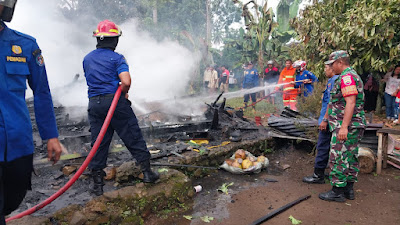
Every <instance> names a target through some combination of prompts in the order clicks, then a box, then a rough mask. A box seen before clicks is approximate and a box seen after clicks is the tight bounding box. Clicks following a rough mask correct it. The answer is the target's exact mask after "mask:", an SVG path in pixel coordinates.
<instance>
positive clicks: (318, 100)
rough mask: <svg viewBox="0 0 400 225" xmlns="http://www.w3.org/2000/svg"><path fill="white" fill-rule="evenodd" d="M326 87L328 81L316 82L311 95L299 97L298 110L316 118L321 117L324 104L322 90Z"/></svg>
mask: <svg viewBox="0 0 400 225" xmlns="http://www.w3.org/2000/svg"><path fill="white" fill-rule="evenodd" d="M325 88H326V82H316V83H314V91H313V92H312V94H311V95H309V96H307V97H304V95H302V96H299V97H297V111H298V112H300V113H301V114H303V115H307V116H311V117H313V118H315V119H317V118H318V117H319V113H320V111H321V106H322V92H323V91H324V90H325Z"/></svg>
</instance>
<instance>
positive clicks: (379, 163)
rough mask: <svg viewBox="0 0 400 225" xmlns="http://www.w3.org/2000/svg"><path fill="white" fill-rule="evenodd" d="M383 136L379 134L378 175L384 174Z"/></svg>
mask: <svg viewBox="0 0 400 225" xmlns="http://www.w3.org/2000/svg"><path fill="white" fill-rule="evenodd" d="M382 139H383V134H382V133H378V159H377V161H376V173H377V174H381V172H382V141H383V140H382Z"/></svg>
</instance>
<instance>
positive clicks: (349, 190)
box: [344, 182, 355, 200]
mask: <svg viewBox="0 0 400 225" xmlns="http://www.w3.org/2000/svg"><path fill="white" fill-rule="evenodd" d="M353 185H354V182H347V185H346V187H345V190H344V197H345V198H347V199H349V200H354V199H355V196H354V190H353Z"/></svg>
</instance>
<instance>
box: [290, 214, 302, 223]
mask: <svg viewBox="0 0 400 225" xmlns="http://www.w3.org/2000/svg"><path fill="white" fill-rule="evenodd" d="M289 219H290V221H291V222H292V224H294V225H296V224H301V220H298V219H296V218H294V217H293V216H292V215H290V216H289Z"/></svg>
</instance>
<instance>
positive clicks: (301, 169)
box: [145, 149, 400, 225]
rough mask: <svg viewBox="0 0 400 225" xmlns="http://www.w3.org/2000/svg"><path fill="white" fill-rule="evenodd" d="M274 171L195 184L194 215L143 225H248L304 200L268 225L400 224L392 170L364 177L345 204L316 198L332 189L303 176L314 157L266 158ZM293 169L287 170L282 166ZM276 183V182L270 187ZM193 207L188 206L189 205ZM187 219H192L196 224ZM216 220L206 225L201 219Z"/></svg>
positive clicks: (399, 176) (222, 175) (399, 178)
mask: <svg viewBox="0 0 400 225" xmlns="http://www.w3.org/2000/svg"><path fill="white" fill-rule="evenodd" d="M268 158H269V159H270V167H269V168H268V169H267V170H266V171H262V172H261V173H260V174H256V175H232V174H230V173H228V172H225V171H220V172H218V173H216V174H212V175H210V176H208V177H206V178H203V179H201V180H197V181H195V182H194V185H197V184H201V185H202V186H203V190H202V192H200V193H198V194H197V196H196V197H195V199H194V202H193V209H192V210H187V211H186V212H181V213H175V214H172V215H171V214H170V216H169V218H168V219H167V220H166V221H165V220H161V219H160V218H158V217H157V216H152V217H150V218H148V219H147V220H146V222H145V224H150V225H152V224H176V225H189V224H190V225H201V224H210V225H212V224H215V225H217V224H223V225H243V224H250V223H252V222H253V221H255V220H256V219H258V218H260V217H262V216H264V215H266V214H268V213H270V212H272V211H274V210H276V209H278V208H279V207H281V206H283V205H286V204H287V203H289V202H291V201H294V200H296V199H298V198H300V197H302V196H305V195H308V194H310V195H311V198H310V199H308V200H305V201H303V202H301V203H300V204H298V205H296V206H294V207H292V208H290V209H288V210H287V211H285V212H283V213H281V214H279V215H277V216H275V217H274V218H272V219H270V220H269V221H268V222H265V223H264V224H288V225H290V224H292V223H291V222H290V220H289V216H291V215H292V216H293V217H294V218H296V219H298V220H301V221H302V224H335V225H336V224H341V225H355V224H362V225H368V224H371V225H372V224H374V225H378V224H379V225H381V224H382V225H391V224H393V225H394V224H400V170H397V169H395V168H393V167H390V166H389V168H388V169H385V170H383V172H382V174H381V175H376V174H374V173H373V174H361V175H360V176H359V182H358V183H356V184H355V185H354V187H355V190H356V199H355V200H353V201H351V200H347V202H346V203H335V202H326V201H322V200H320V199H319V198H318V194H319V193H320V192H324V191H327V190H329V189H330V188H331V186H330V185H329V184H328V183H326V184H313V185H311V184H306V183H303V182H302V178H303V176H306V175H310V174H312V172H313V162H314V157H313V156H310V155H308V153H307V152H306V151H302V150H295V149H288V150H281V151H279V152H275V153H273V154H271V155H269V156H268ZM285 164H287V165H290V167H289V168H288V169H286V170H283V169H282V165H285ZM270 179H275V180H276V181H277V182H268V181H270ZM230 182H234V184H233V185H232V186H230V187H229V192H228V194H224V193H221V192H218V191H217V189H218V187H219V186H221V185H222V184H223V183H230ZM188 207H189V205H188ZM184 215H190V216H192V217H193V218H192V220H191V221H189V220H187V219H185V218H184V217H183V216H184ZM205 216H208V217H213V220H212V221H211V222H210V223H205V222H203V221H202V220H201V217H203V219H204V217H205Z"/></svg>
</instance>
